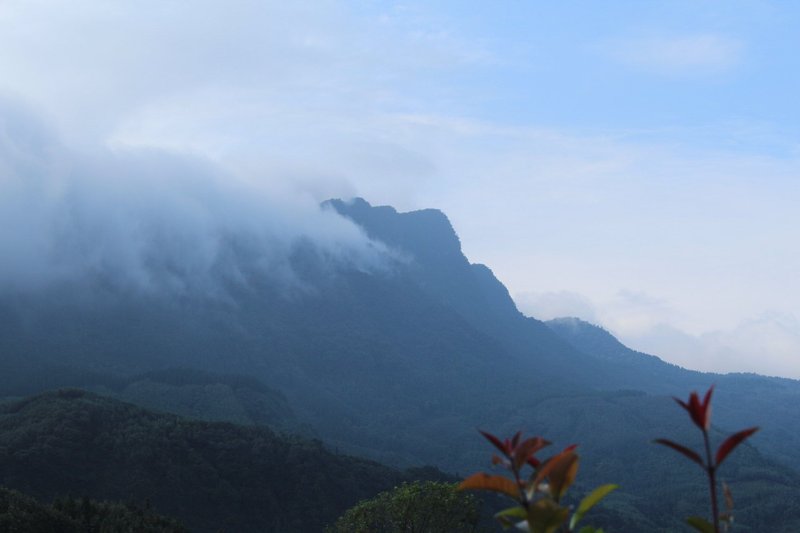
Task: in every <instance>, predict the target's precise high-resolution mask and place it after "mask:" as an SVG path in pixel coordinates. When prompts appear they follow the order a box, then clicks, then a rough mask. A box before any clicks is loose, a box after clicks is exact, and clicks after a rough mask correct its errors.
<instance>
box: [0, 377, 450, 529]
mask: <svg viewBox="0 0 800 533" xmlns="http://www.w3.org/2000/svg"><path fill="white" fill-rule="evenodd" d="M437 476H441V474H440V473H437V472H436V471H434V470H432V469H428V470H420V471H414V472H400V471H398V470H395V469H392V468H389V467H385V466H382V465H379V464H377V463H373V462H370V461H365V460H362V459H356V458H353V457H348V456H344V455H339V454H336V453H333V452H331V451H329V450H328V449H326V448H325V447H323V446H322V444H321V443H319V442H318V441H309V440H303V439H300V438H294V437H286V436H281V435H278V434H276V433H274V432H273V431H271V430H269V429H267V428H265V427H258V428H256V427H243V426H236V425H233V424H227V423H206V422H198V421H187V420H184V419H180V418H178V417H175V416H170V415H164V414H156V413H152V412H148V411H144V410H142V409H140V408H137V407H134V406H132V405H130V404H126V403H121V402H118V401H115V400H111V399H108V398H103V397H100V396H97V395H94V394H91V393H87V392H84V391H80V390H76V389H65V390H60V391H58V392H53V393H48V394H45V395H41V396H36V397H31V398H27V399H24V400H21V401H17V402H10V403H6V404H4V405H2V406H1V407H0V485H5V486H7V487H11V488H14V489H17V490H19V491H21V492H23V493H25V494H27V495H31V496H35V497H37V498H41V499H42V500H43V501H49V500H51V499H53V498H58V497H63V496H66V495H74V496H88V497H91V498H95V499H104V500H117V501H129V502H133V503H138V504H140V505H144V504H149V505H152V508H153V509H154V510H155V511H157V512H159V513H163V514H165V515H167V516H174V517H177V518H179V519H181V520H182V521H183V522H184V523H185V524H186V525H187V526H188V527H190V528H191V529H192V530H193V531H201V532H202V531H218V530H220V529H223V530H225V531H231V532H233V531H236V532H239V531H241V532H247V531H276V532H282V531H321V530H322V528H323V527H324V526H325V525H326V524H328V523H331V522H332V521H334V520H335V519H336V518H337V517H338V516H339V515H340V514H342V513H343V512H344V511H345V510H346V509H347V508H349V507H351V506H352V505H354V504H355V503H356V502H358V501H360V500H361V499H364V498H367V497H371V496H374V495H375V494H377V493H378V492H380V491H382V490H386V489H388V488H391V487H393V486H394V485H396V484H398V483H400V482H402V481H409V480H413V479H417V478H422V479H424V478H426V477H427V478H436V477H437ZM37 512H38V511H37ZM45 514H47V515H48V516H49V517H50V518H52V519H53V520H56V519H60V518H59V517H60V516H61V515H59V514H58V513H54V512H50V511H48V512H47V513H45ZM62 514H63V512H62ZM50 518H48V519H50Z"/></svg>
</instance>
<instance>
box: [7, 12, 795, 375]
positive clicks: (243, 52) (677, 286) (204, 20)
mask: <svg viewBox="0 0 800 533" xmlns="http://www.w3.org/2000/svg"><path fill="white" fill-rule="evenodd" d="M798 23H800V5H795V4H794V3H791V2H768V1H758V2H756V1H752V2H751V1H736V0H731V1H724V2H723V1H703V0H701V1H698V0H692V1H688V0H687V1H680V0H676V1H673V2H662V3H656V2H640V1H629V2H626V1H609V2H579V1H568V0H567V1H562V2H543V1H542V2H539V1H525V2H523V1H510V0H509V1H504V2H471V1H456V0H454V1H449V2H448V1H433V2H428V1H426V2H422V1H420V2H389V1H367V0H364V1H351V2H334V1H327V0H315V1H313V2H304V1H302V0H298V1H293V2H284V1H274V2H273V1H267V0H259V1H255V0H252V1H248V0H231V1H227V2H211V1H205V0H197V1H193V2H183V1H177V0H174V1H173V0H159V1H154V0H138V1H136V2H134V1H126V0H120V1H115V2H103V1H99V0H98V1H88V0H75V1H73V2H70V3H65V2H60V1H56V0H24V1H23V0H0V104H2V105H0V125H2V126H3V128H4V132H5V133H4V135H0V159H1V160H0V172H2V173H4V175H2V176H0V180H3V182H2V183H1V184H2V185H3V187H5V189H4V191H5V194H6V198H5V203H4V201H3V198H0V205H3V206H4V209H3V215H2V217H3V219H4V221H5V222H4V224H5V226H6V228H9V227H12V228H18V227H21V226H20V224H22V225H24V227H34V228H35V227H37V225H41V224H40V222H41V220H42V219H43V218H47V219H48V220H50V221H51V222H52V221H53V220H60V219H59V218H58V216H62V215H63V212H64V211H65V210H66V211H69V210H70V209H72V210H74V209H73V208H74V205H79V206H85V205H88V206H89V207H87V208H86V209H87V210H89V211H91V212H92V213H93V214H92V216H89V217H88V218H86V220H85V221H84V223H83V224H84V225H83V226H81V227H83V228H94V227H98V226H99V227H104V225H105V222H104V221H106V219H107V218H108V217H112V218H114V220H115V223H114V224H115V225H116V227H120V228H127V227H129V226H130V224H129V222H130V221H131V220H139V219H140V218H141V217H147V216H148V213H149V212H151V211H152V210H151V209H149V207H148V206H149V205H150V204H149V203H150V202H151V201H154V200H153V196H148V195H147V194H144V193H143V191H145V190H146V191H152V190H153V184H154V183H158V184H159V187H161V188H156V189H155V190H157V191H161V192H164V196H163V197H159V198H160V199H159V200H158V202H159V203H161V204H164V205H165V206H167V207H166V208H165V209H169V210H171V211H170V212H172V211H175V210H176V209H177V210H178V211H179V212H180V213H183V214H184V215H185V214H186V213H185V211H187V210H188V212H189V215H186V216H183V215H181V220H183V221H189V222H186V223H185V224H182V225H179V226H178V230H175V231H176V232H177V233H176V235H177V237H176V238H178V239H184V241H185V242H188V243H191V242H194V241H192V238H191V233H192V232H193V231H195V229H196V228H197V227H198V225H197V223H196V222H197V219H196V218H192V217H193V216H199V215H197V213H195V212H194V211H192V208H191V205H195V204H191V202H189V204H191V205H189V204H187V202H186V201H185V200H186V197H187V196H188V197H190V198H195V199H196V198H198V197H202V198H203V200H202V201H201V200H196V203H197V202H199V203H200V204H202V205H204V206H205V207H204V209H206V211H204V214H203V215H202V216H201V219H202V222H203V224H205V226H204V225H203V224H200V227H205V228H212V229H213V231H215V232H216V233H220V232H224V231H228V230H231V231H233V230H236V231H239V230H241V228H242V227H244V228H245V229H246V231H250V232H251V233H254V234H255V233H258V232H259V231H260V230H258V229H257V228H258V227H260V226H259V224H268V225H269V224H271V227H273V228H279V229H280V228H283V229H282V230H281V231H282V232H283V233H286V232H288V233H289V234H292V235H307V234H314V235H318V234H319V235H321V236H319V235H318V237H319V238H320V239H323V240H325V241H326V242H334V241H335V242H336V243H338V244H337V246H339V245H343V246H345V247H350V248H353V249H358V248H360V247H363V246H365V244H364V243H363V242H361V241H360V240H359V237H358V235H356V234H354V233H353V231H352V228H347V227H344V226H341V227H339V226H336V227H337V228H338V229H330V228H332V227H333V226H331V225H330V224H329V222H330V221H329V220H328V219H320V218H318V217H319V216H320V215H318V214H315V212H314V209H313V208H310V207H309V206H313V205H316V202H319V201H321V200H324V199H326V198H329V197H353V196H363V197H364V198H366V199H367V200H368V201H370V202H371V203H373V204H391V205H393V206H395V207H397V208H398V209H400V210H411V209H419V208H425V207H436V208H439V209H442V210H443V211H444V212H445V213H446V214H447V215H448V216H449V218H450V220H451V221H452V223H453V225H454V227H455V229H456V231H457V232H458V234H459V236H460V238H461V241H462V245H463V248H464V252H465V254H466V255H467V257H468V258H469V259H470V260H471V261H473V262H480V263H485V264H487V265H488V266H489V267H490V268H492V270H493V271H494V272H495V274H496V275H497V276H498V277H499V278H500V279H501V280H502V281H503V282H504V283H505V284H506V285H507V286H508V288H509V291H510V292H511V294H512V296H513V297H514V299H515V301H516V302H517V305H518V306H519V308H520V309H521V310H522V311H523V312H525V313H526V314H529V315H532V316H535V317H537V318H541V319H549V318H554V317H557V316H577V317H579V318H583V319H585V320H588V321H590V322H593V323H596V324H599V325H602V326H603V327H605V328H606V329H608V330H609V331H611V332H612V333H613V334H615V335H617V336H618V337H619V338H620V339H621V340H622V341H623V342H625V343H626V344H628V345H629V346H631V347H633V348H636V349H639V350H642V351H645V352H648V353H653V354H656V355H658V356H660V357H662V358H664V359H665V360H668V361H671V362H674V363H676V364H680V365H682V366H685V367H689V368H695V369H699V370H713V371H719V372H730V371H747V372H758V373H762V374H769V375H782V376H788V377H794V378H800V311H798V309H797V302H798V301H800V288H798V287H799V286H798V283H797V273H798V272H800V250H799V249H798V247H799V245H798V239H797V238H796V235H795V234H796V232H797V228H799V227H800V106H799V105H798V104H797V95H798V94H800V53H798V52H799V51H800V37H798V35H797V32H796V28H797V25H798ZM154 154H155V155H154ZM42 161H47V164H46V165H42V163H41V162H42ZM65 161H66V162H65ZM165 161H166V162H165ZM12 163H13V164H12ZM37 165H38V166H37ZM54 168H55V169H59V170H58V171H55V170H53V169H54ZM64 168H67V169H72V170H69V171H64V170H63V169H64ZM154 168H155V169H156V170H153V169H154ZM43 169H44V170H43ZM75 169H78V170H75ZM35 172H50V173H51V174H52V175H53V176H56V175H57V176H59V177H58V179H56V178H52V179H50V180H49V181H48V182H47V184H46V186H41V187H39V189H36V191H34V192H32V189H31V190H28V189H24V188H21V187H22V186H21V185H19V183H16V182H14V180H13V179H11V178H10V177H9V176H12V175H14V176H17V177H18V178H19V177H20V176H22V177H23V178H24V179H25V180H28V181H31V180H29V179H28V178H26V177H25V176H29V175H30V173H35ZM137 172H141V173H144V174H147V175H148V176H150V177H149V178H148V179H140V178H139V177H138V176H139V174H137ZM173 175H178V176H180V177H179V178H172V177H171V176H173ZM75 176H80V178H76V177H75ZM87 176H88V177H87ZM23 178H20V179H23ZM65 181H66V182H67V183H68V184H69V187H72V189H70V190H73V191H74V192H73V196H75V195H77V196H79V197H80V199H81V201H80V202H79V203H78V204H70V206H69V209H67V208H65V207H64V206H63V205H61V206H60V207H58V208H57V209H56V208H53V204H54V202H53V201H52V198H51V197H52V196H53V194H55V193H53V190H61V189H59V187H62V188H63V187H65V185H63V183H64V182H65ZM171 181H175V183H171ZM14 183H16V185H14ZM26 183H27V182H26ZM59 184H60V185H59ZM13 187H17V189H19V190H23V189H24V190H25V191H26V193H25V194H26V195H27V196H25V198H28V200H30V201H31V202H33V203H32V204H28V203H24V202H23V203H20V202H18V201H17V197H13V200H12V196H11V195H10V193H9V191H13V190H17V189H14V188H13ZM26 187H29V188H30V187H31V186H29V185H26ZM220 188H221V189H220ZM220 190H221V191H222V193H220ZM43 191H44V192H43ZM20 194H21V193H20ZM48 195H49V196H48ZM21 197H22V196H20V198H21ZM130 197H135V198H137V199H138V203H134V204H131V203H130V202H128V201H127V200H128V199H129V198H130ZM289 197H291V198H292V199H293V200H292V201H291V202H289V201H287V200H286V198H289ZM165 198H166V199H165ZM217 198H221V200H220V202H218V203H217V202H216V199H217ZM31 199H32V200H31ZM48 199H49V200H48ZM115 202H121V203H124V204H125V206H127V207H126V208H125V209H124V210H122V212H123V214H124V215H125V216H122V217H120V216H119V212H120V210H119V209H115V208H114V206H115V205H116V204H115ZM238 202H244V203H245V204H246V207H244V208H241V209H239V208H238V207H237V205H239V204H238ZM260 202H263V204H262V203H260ZM209 203H211V204H214V206H213V208H212V207H208V206H209ZM217 204H218V205H217ZM31 205H34V206H35V208H32V207H31ZM59 205H60V204H59ZM131 205H133V207H130V206H131ZM187 205H188V207H187ZM262 205H263V206H264V207H263V208H260V206H262ZM15 206H16V207H15ZM109 206H111V207H109ZM180 209H183V210H184V211H180ZM160 212H164V211H163V210H162V211H160ZM262 212H265V213H268V215H264V214H262ZM59 213H62V215H59ZM192 213H194V214H192ZM209 213H210V214H209ZM242 213H245V214H244V215H243V214H242ZM248 213H249V215H247V214H248ZM269 213H274V216H273V215H270V214H269ZM229 215H230V216H229ZM15 217H16V218H15ZM48 217H49V218H48ZM54 217H55V218H54ZM115 217H116V218H115ZM126 217H127V218H126ZM229 219H230V220H232V221H233V222H230V220H229ZM170 220H172V219H170ZM334 226H335V224H334ZM319 227H325V228H328V229H327V230H324V231H321V230H318V228H319ZM231 228H232V229H231ZM286 228H295V229H292V230H289V229H286ZM297 228H300V229H297ZM42 231H44V230H42ZM281 231H278V229H276V230H275V232H273V233H274V234H273V235H270V236H268V237H265V238H269V239H272V240H274V239H275V238H277V237H276V235H277V234H278V233H281ZM3 235H5V237H3V238H5V240H4V241H2V242H4V243H8V242H11V241H10V239H11V238H12V237H14V235H16V236H17V237H19V234H18V233H14V232H12V231H9V230H8V229H6V230H5V233H2V231H1V230H0V237H2V236H3ZM187 235H188V236H187ZM259 235H260V234H259ZM259 238H261V237H259ZM41 239H44V237H41V238H40V240H41ZM17 240H19V238H17ZM27 241H30V239H28V240H27ZM27 241H26V244H25V246H26V248H25V250H26V253H31V254H34V255H35V250H34V251H31V250H30V248H31V247H34V248H35V245H36V242H37V241H35V240H34V241H33V244H30V242H27ZM92 242H94V239H93V240H92ZM100 242H105V241H103V240H102V239H100ZM342 243H344V244H342ZM187 249H191V250H194V251H195V252H196V247H193V246H188V245H187ZM337 249H338V248H337ZM197 254H199V255H197ZM197 254H195V255H196V256H192V257H194V258H195V263H196V264H200V265H201V267H198V268H200V270H202V269H204V268H208V265H206V263H204V261H206V262H207V258H206V259H204V257H205V256H203V255H202V253H200V252H197ZM145 260H146V258H145V259H142V258H141V257H139V258H138V259H137V261H138V263H136V264H139V263H141V262H142V261H145ZM203 265H205V266H203ZM2 268H5V269H6V270H8V269H11V270H13V267H9V266H7V265H6V266H4V267H2ZM17 270H21V267H19V268H17Z"/></svg>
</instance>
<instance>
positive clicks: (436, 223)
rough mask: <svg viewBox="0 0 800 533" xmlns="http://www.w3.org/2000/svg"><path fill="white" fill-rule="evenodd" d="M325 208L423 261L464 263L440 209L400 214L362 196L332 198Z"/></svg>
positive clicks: (455, 236)
mask: <svg viewBox="0 0 800 533" xmlns="http://www.w3.org/2000/svg"><path fill="white" fill-rule="evenodd" d="M322 206H323V207H329V208H332V209H334V210H335V211H336V212H337V213H339V214H340V215H342V216H344V217H347V218H349V219H350V220H352V221H353V222H355V223H356V224H358V225H359V226H361V227H362V228H363V229H364V231H366V233H367V235H368V236H369V237H370V238H372V239H375V240H379V241H382V242H383V243H385V244H387V245H388V246H390V247H393V248H397V249H399V250H401V251H404V252H408V253H410V254H411V255H413V256H414V258H415V259H417V260H418V261H420V262H423V263H426V264H429V265H431V264H441V262H442V261H446V262H448V263H449V262H450V261H452V260H457V261H459V262H465V261H466V258H464V255H463V254H462V253H461V241H460V240H459V239H458V235H456V232H455V230H454V229H453V226H452V224H450V220H449V219H448V218H447V215H445V214H444V213H443V212H441V211H439V210H438V209H420V210H416V211H407V212H403V213H401V212H398V211H397V210H396V209H395V208H393V207H391V206H388V205H381V206H373V205H372V204H370V203H369V202H367V201H366V200H364V199H363V198H360V197H356V198H353V199H351V200H341V199H331V200H327V201H325V202H323V204H322Z"/></svg>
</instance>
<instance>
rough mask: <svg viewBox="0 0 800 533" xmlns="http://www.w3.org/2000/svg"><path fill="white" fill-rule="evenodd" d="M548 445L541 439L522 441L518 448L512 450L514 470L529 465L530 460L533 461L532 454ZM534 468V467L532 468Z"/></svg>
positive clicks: (533, 438)
mask: <svg viewBox="0 0 800 533" xmlns="http://www.w3.org/2000/svg"><path fill="white" fill-rule="evenodd" d="M548 444H550V443H549V442H548V441H546V440H544V439H543V438H541V437H532V438H530V439H525V440H524V441H522V442H521V443H520V444H519V446H517V447H516V448H515V449H514V453H513V454H512V455H513V459H514V468H517V469H519V468H522V465H524V464H525V463H529V464H530V459H533V454H535V453H536V452H538V451H539V450H541V449H542V448H544V447H545V446H547V445H548ZM534 468H536V467H535V466H534Z"/></svg>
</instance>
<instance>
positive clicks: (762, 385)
mask: <svg viewBox="0 0 800 533" xmlns="http://www.w3.org/2000/svg"><path fill="white" fill-rule="evenodd" d="M547 325H548V326H549V327H550V329H551V330H552V331H553V332H554V333H556V334H557V335H559V336H560V337H561V338H562V339H564V340H565V341H567V342H569V343H570V344H571V345H572V346H574V347H575V348H577V349H579V350H581V351H582V352H584V353H586V354H589V355H592V356H594V357H597V358H599V359H602V360H608V361H624V362H625V363H626V364H627V365H628V366H629V367H630V368H631V369H633V370H634V371H635V375H637V376H638V379H639V384H638V387H637V388H638V389H639V390H645V391H648V392H651V393H658V394H680V393H679V392H677V391H684V394H685V391H687V390H692V389H695V390H696V389H704V388H707V387H708V386H709V384H715V386H716V392H715V398H714V420H715V422H716V423H718V424H719V425H720V426H721V427H728V428H737V427H741V426H745V425H754V424H758V425H759V426H761V428H762V429H761V435H760V436H761V438H760V439H759V448H760V449H761V450H763V451H765V452H767V453H768V454H770V455H771V456H773V457H775V458H777V459H779V460H781V461H783V462H784V463H785V464H787V465H794V464H796V461H797V459H798V452H797V450H798V449H800V416H799V415H798V411H797V405H800V382H798V381H796V380H792V379H785V378H776V377H767V376H759V375H756V374H741V373H732V374H711V373H703V372H695V371H692V370H686V369H684V368H681V367H678V366H676V365H673V364H670V363H666V362H664V361H662V360H661V359H659V358H658V357H656V356H654V355H648V354H644V353H641V352H637V351H635V350H631V349H630V348H628V347H627V346H625V345H623V344H622V343H621V342H619V341H618V340H617V339H616V338H614V337H613V336H612V335H611V334H610V333H609V332H608V331H606V330H604V329H603V328H601V327H599V326H596V325H593V324H590V323H588V322H585V321H582V320H580V319H577V318H559V319H555V320H550V321H548V322H547Z"/></svg>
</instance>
